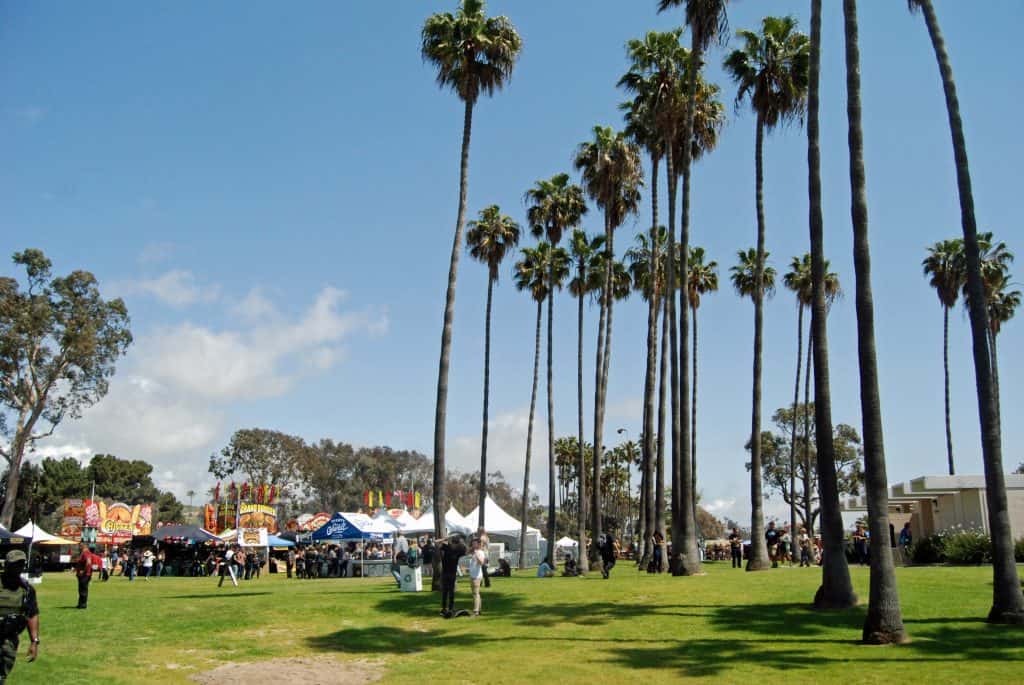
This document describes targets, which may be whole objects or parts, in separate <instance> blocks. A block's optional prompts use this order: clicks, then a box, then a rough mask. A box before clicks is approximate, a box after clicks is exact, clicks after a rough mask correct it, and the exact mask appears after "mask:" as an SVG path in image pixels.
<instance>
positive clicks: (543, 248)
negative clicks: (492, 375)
mask: <svg viewBox="0 0 1024 685" xmlns="http://www.w3.org/2000/svg"><path fill="white" fill-rule="evenodd" d="M521 254H522V256H521V258H520V259H519V261H517V262H516V263H515V266H514V272H513V273H514V278H515V285H516V289H517V290H521V291H522V290H526V291H529V293H530V296H531V297H532V298H533V300H534V301H535V302H536V303H537V326H536V333H535V334H534V352H533V386H532V390H531V392H530V417H529V422H528V423H527V428H526V460H525V465H524V469H523V491H522V497H523V499H522V508H521V510H520V512H519V513H520V519H519V520H520V521H521V522H522V527H521V528H520V531H519V545H520V547H519V549H520V550H525V549H526V515H527V513H528V511H529V506H530V460H531V457H532V454H533V417H534V415H535V413H536V410H537V374H538V371H539V369H540V331H541V322H542V316H541V315H542V313H543V306H544V300H545V298H547V297H549V296H550V295H551V292H552V287H551V284H552V283H555V284H557V286H558V287H561V284H562V283H563V282H564V280H565V278H566V276H567V275H568V273H569V255H568V253H567V252H566V251H565V250H563V249H562V248H552V247H551V245H550V244H549V243H546V242H544V241H543V240H542V241H540V242H539V243H537V246H536V247H524V248H522V250H521ZM519 568H526V556H525V554H523V553H522V552H521V553H520V555H519Z"/></svg>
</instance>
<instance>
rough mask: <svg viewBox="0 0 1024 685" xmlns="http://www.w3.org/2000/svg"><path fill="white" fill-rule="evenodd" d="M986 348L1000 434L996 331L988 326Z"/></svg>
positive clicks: (1000, 410)
mask: <svg viewBox="0 0 1024 685" xmlns="http://www.w3.org/2000/svg"><path fill="white" fill-rule="evenodd" d="M988 348H989V352H990V357H991V358H992V394H993V395H995V397H996V421H997V422H998V424H999V433H1000V435H1001V434H1002V432H1003V429H1002V424H1003V414H1002V409H1001V408H1000V403H999V357H998V355H997V354H996V332H995V331H993V330H992V329H991V327H990V328H989V333H988Z"/></svg>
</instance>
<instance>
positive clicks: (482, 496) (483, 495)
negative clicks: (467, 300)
mask: <svg viewBox="0 0 1024 685" xmlns="http://www.w3.org/2000/svg"><path fill="white" fill-rule="evenodd" d="M493 293H494V278H493V277H492V276H488V278H487V314H486V315H485V317H484V419H483V428H482V429H481V431H480V432H481V434H482V437H481V438H480V493H479V496H478V497H477V504H478V505H479V511H480V513H479V515H478V516H477V523H476V525H477V526H478V527H480V528H483V527H484V502H485V500H486V499H487V411H488V409H489V403H490V391H491V296H492V295H493Z"/></svg>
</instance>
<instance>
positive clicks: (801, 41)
mask: <svg viewBox="0 0 1024 685" xmlns="http://www.w3.org/2000/svg"><path fill="white" fill-rule="evenodd" d="M796 26H797V22H796V19H794V18H793V17H765V18H764V19H762V21H761V32H760V33H755V32H754V31H748V30H741V31H739V32H738V33H737V36H738V37H740V38H742V39H743V41H744V46H743V48H742V49H739V50H734V51H733V52H732V53H731V54H730V55H729V57H728V58H726V60H725V70H726V71H727V72H728V73H729V74H730V75H731V76H732V77H733V80H735V81H736V83H737V85H738V87H739V90H738V92H737V94H736V104H737V106H738V105H739V104H740V103H741V102H743V100H745V99H749V100H750V104H751V107H752V109H753V110H754V114H755V116H756V138H755V143H754V167H755V174H754V176H755V179H754V183H755V205H756V208H757V264H756V268H757V269H761V268H763V264H762V262H763V259H764V242H765V215H764V154H763V152H764V135H765V132H766V131H771V130H772V129H774V128H776V127H778V126H780V125H785V124H787V123H790V122H792V121H795V120H798V119H799V118H800V117H801V116H802V115H803V113H804V110H805V108H806V104H807V60H808V56H809V53H810V39H809V38H808V37H807V36H806V35H804V34H802V33H800V32H798V31H797V30H796ZM758 273H760V272H758ZM759 281H760V278H759V277H757V276H755V278H754V281H753V282H754V283H758V282H759ZM753 299H754V380H753V402H752V405H753V406H752V411H751V428H750V436H751V438H750V439H751V450H750V459H751V464H752V466H751V469H750V499H751V512H752V520H751V524H750V536H751V540H753V541H755V542H754V547H752V550H751V551H752V552H754V551H755V548H757V542H756V541H758V540H759V539H761V538H763V537H764V517H763V515H760V514H761V512H762V511H763V510H762V507H761V505H760V500H761V498H762V484H761V346H762V337H763V328H764V311H763V309H764V308H763V297H762V295H761V293H760V290H759V289H758V288H755V289H754V292H753ZM763 549H764V548H763V545H762V546H760V548H759V549H757V551H758V552H760V551H762V550H763ZM767 561H768V559H767V556H766V555H763V554H754V553H752V554H751V557H750V559H749V560H748V562H747V570H748V571H759V570H762V569H764V568H766V567H767Z"/></svg>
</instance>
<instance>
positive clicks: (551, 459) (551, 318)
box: [547, 245, 558, 568]
mask: <svg viewBox="0 0 1024 685" xmlns="http://www.w3.org/2000/svg"><path fill="white" fill-rule="evenodd" d="M552 247H554V245H552ZM548 279H549V289H550V292H548V549H547V560H548V565H549V566H551V567H552V568H554V565H555V542H554V541H555V540H557V539H558V538H556V537H555V398H554V394H553V390H552V385H553V380H552V375H553V371H554V368H553V366H554V365H553V363H552V358H551V355H552V350H553V347H554V331H553V328H554V322H555V313H554V312H555V260H554V258H552V260H551V265H550V268H549V275H548Z"/></svg>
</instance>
